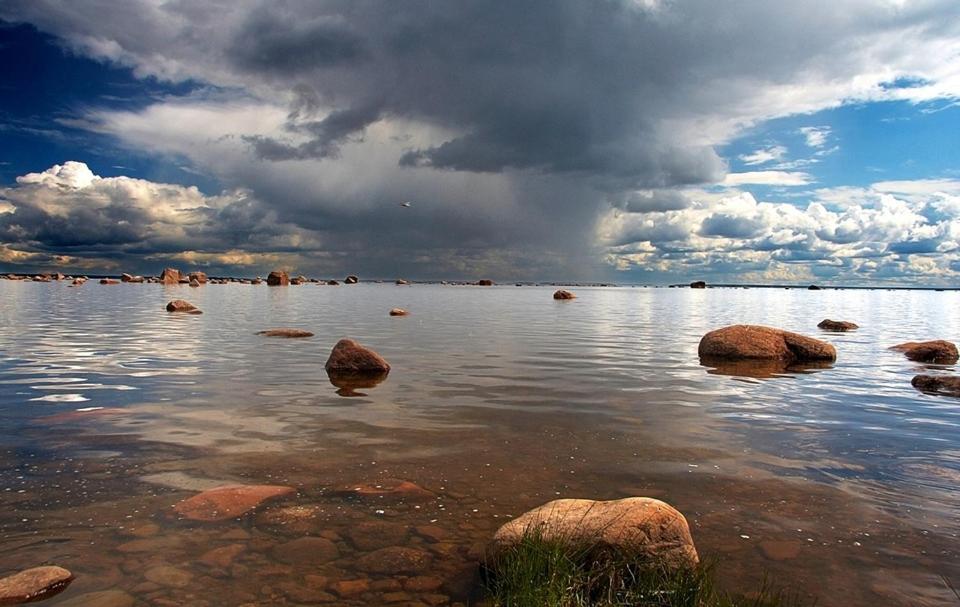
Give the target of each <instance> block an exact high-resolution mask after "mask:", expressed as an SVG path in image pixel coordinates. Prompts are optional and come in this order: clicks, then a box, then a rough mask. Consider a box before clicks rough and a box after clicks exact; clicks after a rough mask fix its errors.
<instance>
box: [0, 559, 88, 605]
mask: <svg viewBox="0 0 960 607" xmlns="http://www.w3.org/2000/svg"><path fill="white" fill-rule="evenodd" d="M72 581H73V574H72V573H70V572H69V571H67V570H66V569H64V568H63V567H55V566H52V565H48V566H44V567H34V568H32V569H27V570H25V571H21V572H19V573H15V574H13V575H11V576H8V577H5V578H2V579H0V605H19V604H21V603H31V602H33V601H42V600H44V599H48V598H50V597H52V596H53V595H55V594H59V593H60V592H63V590H64V589H65V588H66V587H67V586H69V585H70V582H72Z"/></svg>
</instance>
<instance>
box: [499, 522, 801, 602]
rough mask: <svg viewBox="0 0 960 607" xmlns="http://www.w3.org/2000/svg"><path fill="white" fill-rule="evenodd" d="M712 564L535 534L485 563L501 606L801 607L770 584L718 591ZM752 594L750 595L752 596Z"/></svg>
mask: <svg viewBox="0 0 960 607" xmlns="http://www.w3.org/2000/svg"><path fill="white" fill-rule="evenodd" d="M714 578H715V568H714V566H713V564H706V565H703V564H702V565H700V566H698V567H696V568H694V569H688V570H681V571H665V570H663V569H658V568H656V567H652V566H651V565H650V564H649V563H644V562H641V561H638V560H637V558H636V557H632V556H629V555H627V554H624V553H622V552H619V551H617V550H615V549H611V548H609V547H599V546H589V545H570V543H569V542H564V541H547V540H544V539H543V537H542V535H541V534H539V533H538V532H536V531H531V532H529V533H528V534H527V535H525V536H524V537H523V538H522V539H521V540H520V542H519V543H518V544H517V545H515V546H513V547H511V548H509V549H506V550H504V551H502V552H500V553H499V554H497V555H496V556H494V557H491V558H489V559H488V560H487V562H486V563H485V566H484V569H483V571H482V578H481V581H482V584H483V589H484V591H485V594H486V597H485V598H486V599H487V600H488V601H489V602H490V603H492V605H494V606H496V607H582V606H584V607H585V606H588V605H589V606H599V607H620V606H627V605H629V606H635V607H799V606H801V605H804V604H809V603H804V602H803V601H801V599H800V597H799V595H798V594H795V593H794V594H791V593H787V592H785V591H776V590H773V589H772V588H771V587H770V586H769V585H768V584H766V583H764V584H763V585H762V586H761V587H760V588H758V589H756V590H755V591H753V592H750V593H749V594H748V595H745V596H744V595H740V596H737V595H732V594H729V593H726V592H722V591H720V590H718V589H717V588H716V585H715V583H714ZM748 597H749V598H748Z"/></svg>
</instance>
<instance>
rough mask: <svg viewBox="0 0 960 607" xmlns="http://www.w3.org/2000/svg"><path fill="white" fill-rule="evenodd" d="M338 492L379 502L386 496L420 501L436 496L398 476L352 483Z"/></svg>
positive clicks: (394, 498)
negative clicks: (369, 482)
mask: <svg viewBox="0 0 960 607" xmlns="http://www.w3.org/2000/svg"><path fill="white" fill-rule="evenodd" d="M338 494H340V495H346V496H355V497H360V498H373V499H376V500H377V501H378V502H379V503H382V502H383V501H384V499H386V498H390V499H393V500H397V501H401V500H415V501H422V500H432V499H433V498H435V497H436V494H435V493H433V492H432V491H429V490H427V489H424V488H423V487H421V486H420V485H418V484H416V483H413V482H410V481H405V480H401V479H398V478H385V479H383V480H381V481H378V482H377V483H376V484H365V485H354V486H351V487H349V488H347V489H344V490H343V491H339V492H338Z"/></svg>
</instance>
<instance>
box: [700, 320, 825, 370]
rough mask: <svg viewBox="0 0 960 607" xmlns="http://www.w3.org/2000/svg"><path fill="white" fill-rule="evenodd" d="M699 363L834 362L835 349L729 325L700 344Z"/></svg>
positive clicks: (778, 331) (816, 341)
mask: <svg viewBox="0 0 960 607" xmlns="http://www.w3.org/2000/svg"><path fill="white" fill-rule="evenodd" d="M698 353H699V355H700V358H701V359H706V360H718V361H731V360H777V361H783V362H786V363H803V362H821V361H833V360H836V359H837V351H836V349H835V348H834V347H833V346H832V345H830V344H828V343H827V342H825V341H820V340H819V339H814V338H812V337H806V336H805V335H800V334H798V333H791V332H790V331H784V330H782V329H774V328H772V327H762V326H759V325H732V326H729V327H724V328H722V329H717V330H716V331H710V332H709V333H707V334H706V335H704V336H703V338H702V339H701V340H700V346H699V348H698Z"/></svg>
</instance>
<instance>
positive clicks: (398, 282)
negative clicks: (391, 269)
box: [395, 278, 410, 285]
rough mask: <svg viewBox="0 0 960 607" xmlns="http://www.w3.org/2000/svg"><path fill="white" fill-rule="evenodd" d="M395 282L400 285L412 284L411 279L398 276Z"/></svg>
mask: <svg viewBox="0 0 960 607" xmlns="http://www.w3.org/2000/svg"><path fill="white" fill-rule="evenodd" d="M395 283H396V284H398V285H408V284H410V281H408V280H404V279H402V278H398V279H397V280H396V281H395Z"/></svg>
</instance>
